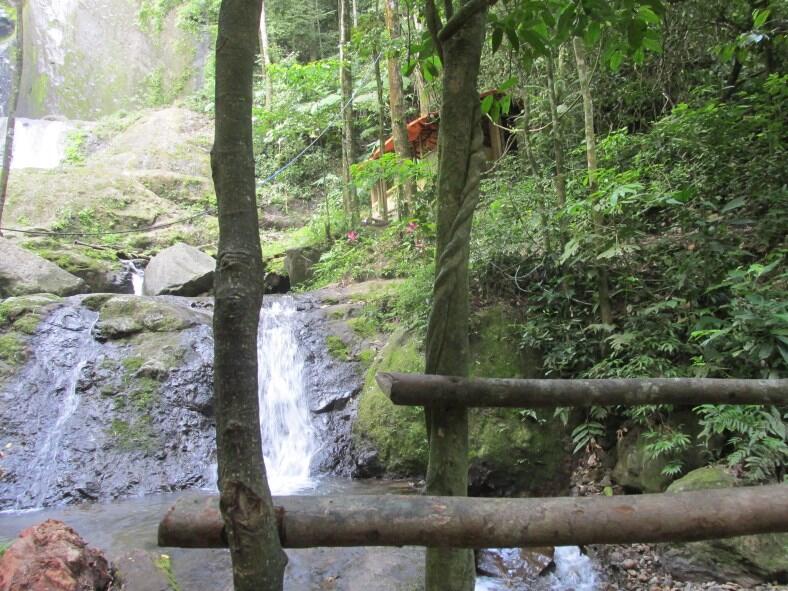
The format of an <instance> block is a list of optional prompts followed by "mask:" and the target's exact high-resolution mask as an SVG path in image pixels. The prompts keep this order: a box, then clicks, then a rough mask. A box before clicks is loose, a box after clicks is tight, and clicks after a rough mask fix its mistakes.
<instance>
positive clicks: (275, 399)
mask: <svg viewBox="0 0 788 591" xmlns="http://www.w3.org/2000/svg"><path fill="white" fill-rule="evenodd" d="M296 314H297V311H296V307H295V304H294V302H293V299H292V298H290V297H282V298H280V299H277V300H274V301H273V302H272V303H271V304H270V305H269V306H266V307H265V308H263V310H262V311H261V321H260V328H259V331H258V337H257V342H258V345H257V360H258V364H259V369H258V379H259V401H260V431H261V433H262V439H263V455H264V456H265V466H266V470H267V473H268V483H269V485H270V487H271V492H273V493H274V494H290V493H294V492H297V491H299V490H304V489H307V488H310V487H312V486H313V485H314V480H313V478H312V477H311V469H310V468H311V463H312V458H313V457H314V455H315V453H316V452H317V451H318V449H319V447H320V446H319V444H318V442H317V439H316V436H315V429H314V427H313V426H312V421H311V417H310V411H309V406H308V404H307V397H306V392H305V383H304V357H303V352H302V350H301V349H300V347H299V345H298V339H297V335H296V330H295V326H296V325H295V317H296Z"/></svg>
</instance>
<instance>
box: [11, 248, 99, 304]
mask: <svg viewBox="0 0 788 591" xmlns="http://www.w3.org/2000/svg"><path fill="white" fill-rule="evenodd" d="M84 289H85V282H84V281H83V280H82V279H80V278H79V277H76V276H74V275H72V274H71V273H68V272H67V271H64V270H63V269H61V268H60V267H58V266H57V265H55V264H54V263H50V262H49V261H47V260H46V259H43V258H41V257H40V256H38V255H36V254H33V253H32V252H30V251H27V250H25V249H24V248H20V247H18V246H15V245H14V244H12V243H11V242H9V241H8V240H3V239H0V298H7V297H12V296H21V295H28V294H32V293H53V294H55V295H59V296H69V295H74V294H76V293H80V292H81V291H83V290H84Z"/></svg>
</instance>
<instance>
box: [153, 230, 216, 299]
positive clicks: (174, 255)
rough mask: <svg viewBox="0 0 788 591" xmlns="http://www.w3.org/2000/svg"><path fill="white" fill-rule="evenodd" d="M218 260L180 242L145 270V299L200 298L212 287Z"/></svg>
mask: <svg viewBox="0 0 788 591" xmlns="http://www.w3.org/2000/svg"><path fill="white" fill-rule="evenodd" d="M215 268H216V260H215V259H214V258H213V257H212V256H210V255H207V254H205V253H204V252H202V251H201V250H198V249H196V248H194V247H193V246H189V245H188V244H184V243H183V242H179V243H177V244H174V245H173V246H171V247H169V248H166V249H164V250H163V251H161V252H160V253H159V254H157V255H156V256H155V257H153V258H152V259H151V261H150V263H149V264H148V267H147V268H146V269H145V282H144V283H143V286H142V291H143V293H144V294H145V295H180V296H197V295H200V294H203V293H206V292H208V291H210V290H211V288H212V287H213V272H214V269H215Z"/></svg>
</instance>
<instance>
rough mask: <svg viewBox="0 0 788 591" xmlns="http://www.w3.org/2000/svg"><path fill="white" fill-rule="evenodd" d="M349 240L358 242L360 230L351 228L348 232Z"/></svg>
mask: <svg viewBox="0 0 788 591" xmlns="http://www.w3.org/2000/svg"><path fill="white" fill-rule="evenodd" d="M347 241H348V242H358V232H356V231H355V230H351V231H350V232H348V233H347Z"/></svg>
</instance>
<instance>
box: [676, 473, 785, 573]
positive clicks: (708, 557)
mask: <svg viewBox="0 0 788 591" xmlns="http://www.w3.org/2000/svg"><path fill="white" fill-rule="evenodd" d="M738 484H741V483H740V482H739V481H737V479H736V478H735V477H733V476H732V475H731V474H730V473H729V472H727V471H726V470H725V469H724V468H722V467H720V466H708V467H705V468H699V469H697V470H693V471H692V472H690V473H688V474H687V475H686V476H684V477H683V478H680V479H679V480H677V481H676V482H674V483H673V484H671V485H670V487H668V491H667V493H666V494H669V493H675V492H684V491H690V490H705V489H710V488H728V487H732V486H737V485H738ZM662 562H663V564H664V565H665V568H666V569H667V570H668V571H669V572H670V574H671V575H672V576H673V577H674V578H676V579H678V580H681V581H710V580H716V581H720V582H726V581H732V582H734V583H737V584H739V585H742V586H744V587H751V586H754V585H757V584H760V583H763V582H765V581H766V582H777V583H788V534H763V535H757V536H739V537H736V538H727V539H722V540H707V541H704V542H692V543H688V544H670V545H666V546H665V547H664V551H663V553H662Z"/></svg>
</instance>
